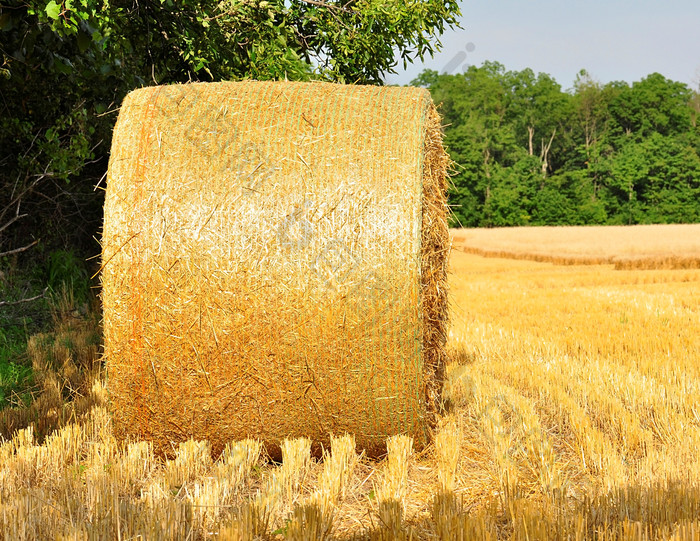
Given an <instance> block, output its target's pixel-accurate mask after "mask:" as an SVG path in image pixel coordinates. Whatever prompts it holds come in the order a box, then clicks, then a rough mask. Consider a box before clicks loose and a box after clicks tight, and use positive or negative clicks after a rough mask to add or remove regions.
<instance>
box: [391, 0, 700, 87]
mask: <svg viewBox="0 0 700 541" xmlns="http://www.w3.org/2000/svg"><path fill="white" fill-rule="evenodd" d="M460 6H461V9H462V20H461V24H462V27H463V28H462V29H457V30H454V31H450V32H448V33H446V34H445V35H444V36H443V38H442V40H441V41H442V43H443V50H442V52H441V53H438V54H437V55H435V58H433V59H432V60H431V59H429V60H428V61H427V62H426V63H425V64H414V65H410V66H408V68H407V69H406V70H405V71H404V70H403V66H402V65H401V66H399V69H398V70H397V71H399V73H398V75H392V76H389V77H388V78H387V82H388V83H391V84H407V83H408V82H410V81H411V79H413V78H414V77H415V76H416V75H418V74H419V73H420V72H421V71H422V70H423V69H426V68H429V69H434V70H437V71H439V72H441V73H442V72H445V71H448V72H450V73H459V72H462V71H464V68H465V66H468V65H470V64H471V65H476V66H480V65H481V64H482V63H483V62H484V61H485V60H496V61H498V62H500V63H502V64H503V65H505V67H506V69H508V70H522V69H524V68H528V67H529V68H532V69H533V70H534V71H535V72H536V73H537V72H545V73H548V74H550V75H551V76H553V77H554V78H555V79H556V80H557V82H558V83H559V84H560V85H561V86H562V88H563V89H565V90H566V89H568V88H571V87H572V86H573V82H574V79H575V77H576V74H577V73H578V72H579V71H580V70H581V69H586V70H587V71H588V72H589V73H590V74H591V76H592V77H593V78H594V79H596V80H598V81H600V82H601V83H607V82H609V81H627V82H628V83H632V82H634V81H639V80H640V79H642V78H644V77H646V76H647V75H649V74H651V73H654V72H659V73H661V74H662V75H664V76H665V77H667V78H669V79H672V80H674V81H681V82H684V83H686V84H689V85H691V86H692V87H693V88H697V87H698V85H700V0H669V1H666V2H661V1H652V0H635V1H632V0H609V1H604V0H591V1H583V0H528V1H524V0H523V1H518V0H498V1H488V0H466V1H461V2H460Z"/></svg>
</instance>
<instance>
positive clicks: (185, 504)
mask: <svg viewBox="0 0 700 541" xmlns="http://www.w3.org/2000/svg"><path fill="white" fill-rule="evenodd" d="M632 231H638V229H636V228H635V229H633V230H632ZM512 232H513V235H515V236H517V235H518V234H519V231H518V230H513V231H512ZM635 242H636V241H635ZM582 246H583V248H584V249H586V247H585V243H584V245H582ZM494 247H495V248H498V246H497V245H494ZM668 248H669V250H670V251H671V252H673V247H672V246H669V247H668ZM590 249H592V248H590ZM610 250H613V251H614V249H612V248H611V249H610ZM620 252H621V253H622V252H624V247H621V248H620ZM450 269H451V274H450V276H449V285H450V288H451V326H450V331H449V341H448V348H449V351H450V355H451V360H452V361H451V364H450V365H449V366H448V370H447V377H446V388H445V393H444V396H445V397H446V399H447V403H446V408H447V411H446V413H445V414H444V415H443V416H442V417H441V419H440V421H439V424H438V429H437V432H436V435H435V438H434V440H433V443H432V444H431V445H430V446H429V447H427V448H426V449H425V450H424V451H422V452H420V453H416V452H413V451H412V447H411V444H410V441H409V439H408V438H406V437H404V436H395V437H393V438H391V439H390V440H389V442H388V456H387V457H385V458H383V459H381V460H378V461H376V460H368V459H367V458H365V457H363V456H359V455H358V454H357V453H356V450H355V442H353V439H352V437H351V436H346V435H343V434H337V435H336V437H334V438H332V440H331V442H330V449H326V456H325V460H318V459H315V458H311V453H310V448H311V444H312V442H310V441H309V440H306V439H303V438H300V439H294V440H289V441H285V442H282V443H281V451H282V455H283V459H282V462H281V463H280V464H276V463H272V462H270V461H269V460H268V459H267V458H266V457H265V455H264V451H263V449H262V446H261V444H260V442H259V441H254V440H246V441H238V442H231V443H229V444H228V445H227V446H226V448H225V450H224V452H223V454H222V455H221V456H220V457H219V458H218V459H216V460H212V458H211V453H210V451H211V448H210V444H209V443H207V442H203V441H187V442H185V443H183V444H181V445H180V446H179V448H178V449H177V456H176V457H175V458H174V459H173V460H163V459H160V458H157V457H156V455H155V454H154V452H153V448H152V446H151V444H149V443H145V442H132V443H130V444H125V443H119V442H117V441H116V440H115V438H114V436H113V433H112V430H111V425H110V422H111V421H110V417H109V415H108V414H107V412H106V410H105V408H104V406H103V400H104V387H103V384H102V383H100V381H99V380H98V381H97V382H96V383H95V386H94V388H93V390H92V394H91V399H92V400H93V401H94V403H95V406H94V407H93V409H92V411H91V412H90V413H89V414H88V415H86V416H84V417H82V418H79V419H78V420H77V422H75V423H73V424H68V425H66V426H65V427H64V428H62V429H61V430H59V431H57V432H55V433H54V434H53V435H52V436H49V437H48V438H47V439H46V441H45V442H43V443H42V444H41V445H38V444H37V443H36V442H34V441H33V439H32V433H31V431H21V432H19V433H17V435H16V436H15V437H14V438H13V439H12V440H11V441H7V442H5V443H3V444H2V445H1V446H0V463H1V464H2V465H3V468H2V470H1V472H0V539H13V540H14V539H44V538H47V537H50V538H56V539H58V538H63V539H120V538H121V539H149V540H151V539H256V538H258V539H324V538H325V539H387V540H389V539H425V540H432V539H444V540H451V539H465V540H466V539H517V540H520V539H522V540H525V539H540V540H550V539H561V540H564V539H566V540H568V539H601V540H605V539H610V540H612V539H676V540H685V539H700V453H698V449H699V448H700V362H699V359H700V335H699V334H698V332H697V329H698V324H699V323H700V321H699V318H700V270H697V269H677V270H669V269H660V270H616V269H615V268H614V265H613V264H610V263H608V264H603V265H572V264H568V265H556V264H553V263H543V262H535V261H524V260H512V259H499V258H493V257H491V258H484V257H481V256H478V255H475V254H466V253H464V252H461V251H459V250H453V251H452V254H451V257H450Z"/></svg>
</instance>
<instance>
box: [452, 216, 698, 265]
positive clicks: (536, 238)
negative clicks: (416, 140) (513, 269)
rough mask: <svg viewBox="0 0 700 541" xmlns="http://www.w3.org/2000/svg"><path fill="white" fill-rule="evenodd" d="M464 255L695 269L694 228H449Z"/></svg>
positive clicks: (696, 240) (655, 226) (686, 226)
mask: <svg viewBox="0 0 700 541" xmlns="http://www.w3.org/2000/svg"><path fill="white" fill-rule="evenodd" d="M452 237H453V240H454V246H455V248H457V249H458V250H462V251H464V252H467V253H473V254H478V255H483V256H486V257H505V258H512V259H526V260H532V261H542V262H551V263H556V264H559V265H580V264H584V265H585V264H592V265H598V264H605V263H611V264H614V265H615V268H616V269H619V270H623V269H697V268H700V224H673V225H636V226H579V227H517V228H494V229H454V230H452Z"/></svg>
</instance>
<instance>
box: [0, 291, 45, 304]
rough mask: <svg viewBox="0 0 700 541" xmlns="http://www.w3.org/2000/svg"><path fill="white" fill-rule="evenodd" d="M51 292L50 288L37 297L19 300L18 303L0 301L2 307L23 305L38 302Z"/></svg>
mask: <svg viewBox="0 0 700 541" xmlns="http://www.w3.org/2000/svg"><path fill="white" fill-rule="evenodd" d="M48 290H49V288H48V287H45V288H44V291H42V292H41V293H40V294H39V295H37V296H35V297H29V298H26V299H19V300H18V301H0V306H14V305H16V304H22V303H25V302H32V301H37V300H39V299H42V298H44V296H46V292H47V291H48Z"/></svg>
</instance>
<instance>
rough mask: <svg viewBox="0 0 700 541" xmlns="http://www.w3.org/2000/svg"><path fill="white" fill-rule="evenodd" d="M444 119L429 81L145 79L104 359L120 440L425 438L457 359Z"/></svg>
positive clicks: (113, 200)
mask: <svg viewBox="0 0 700 541" xmlns="http://www.w3.org/2000/svg"><path fill="white" fill-rule="evenodd" d="M447 164H448V158H447V156H446V154H445V152H444V150H443V147H442V135H441V129H440V119H439V116H438V114H437V112H436V110H435V108H434V106H433V104H432V102H431V100H430V96H429V94H428V92H427V91H426V90H424V89H418V88H380V87H365V86H343V85H335V84H330V83H291V82H235V83H233V82H229V83H209V84H203V83H202V84H199V83H198V84H188V85H172V86H160V87H150V88H142V89H139V90H136V91H134V92H132V93H131V94H129V95H128V96H127V98H126V99H125V100H124V103H123V105H122V107H121V111H120V114H119V119H118V122H117V125H116V127H115V131H114V139H113V143H112V153H111V158H110V164H109V173H108V181H107V182H108V184H107V194H106V201H105V209H104V210H105V213H104V214H105V218H104V219H105V222H104V231H103V263H102V265H103V269H102V285H103V306H104V332H105V360H106V366H107V371H108V388H109V393H110V394H109V396H110V408H111V412H112V416H113V421H114V430H115V434H116V435H117V437H118V438H120V439H125V438H136V439H147V440H150V441H152V442H153V443H154V448H155V449H156V450H157V451H159V452H160V453H165V454H172V452H173V450H174V449H177V444H178V443H180V442H184V441H187V440H188V439H190V438H194V439H199V440H202V439H207V440H209V441H210V442H211V445H212V450H213V452H214V453H217V454H218V453H219V452H220V451H221V450H222V449H223V448H224V446H225V445H226V443H227V442H229V441H232V440H242V439H246V438H257V439H260V440H261V441H263V442H264V443H265V445H266V447H267V450H268V452H270V453H271V454H272V455H279V442H280V441H281V440H283V439H284V438H297V437H308V438H311V439H312V440H313V441H314V445H315V450H316V451H318V446H319V445H321V444H323V445H326V446H327V445H328V443H329V442H330V435H331V434H343V433H352V434H355V438H356V441H357V445H358V447H360V448H363V449H365V450H366V451H367V452H368V454H369V455H373V454H374V455H376V454H379V453H382V452H385V450H386V438H387V437H388V436H391V435H395V434H407V435H410V436H411V437H412V438H413V440H414V442H415V445H416V447H417V448H420V447H422V446H424V445H425V444H426V443H427V442H428V441H429V439H430V437H431V430H432V428H433V426H434V424H435V416H436V411H437V408H438V405H439V402H440V390H441V384H442V378H443V369H444V364H445V353H444V343H445V325H446V313H447V297H446V261H447V251H448V249H449V233H448V229H447V205H446V199H445V190H446V182H447V181H446V175H445V170H446V167H447Z"/></svg>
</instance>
